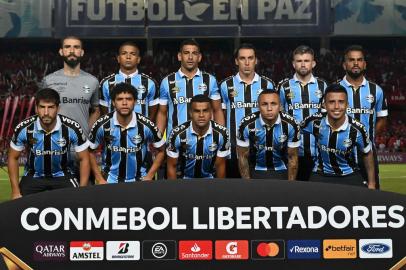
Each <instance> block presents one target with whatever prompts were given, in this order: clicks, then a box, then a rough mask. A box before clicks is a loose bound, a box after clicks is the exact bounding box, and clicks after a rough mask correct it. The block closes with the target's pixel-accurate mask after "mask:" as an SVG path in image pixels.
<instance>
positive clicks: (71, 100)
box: [42, 36, 100, 175]
mask: <svg viewBox="0 0 406 270" xmlns="http://www.w3.org/2000/svg"><path fill="white" fill-rule="evenodd" d="M59 55H60V56H61V57H62V59H63V68H62V69H60V70H57V71H55V72H54V73H51V74H49V75H47V76H46V77H45V78H44V79H43V82H42V87H43V88H47V87H48V88H52V89H55V90H56V91H57V92H58V93H59V95H60V97H61V104H60V106H59V107H60V108H59V110H60V113H61V114H63V115H66V116H68V117H70V118H72V119H73V120H75V121H77V122H78V123H79V124H80V125H81V127H82V128H83V133H84V134H86V136H88V134H89V131H90V127H91V126H92V125H93V123H94V122H95V121H96V119H97V118H98V117H99V116H100V110H99V91H98V86H99V83H98V80H97V79H96V77H94V76H92V75H90V74H89V73H87V72H84V71H83V70H81V69H80V60H81V59H82V57H83V55H84V50H83V44H82V41H81V40H80V39H79V38H77V37H74V36H68V37H65V38H63V39H62V41H61V48H60V49H59ZM71 154H72V156H71V157H70V161H71V163H70V166H71V167H73V168H74V169H75V170H76V171H78V166H77V164H76V162H75V160H76V159H75V156H74V152H71ZM77 174H78V175H79V172H77Z"/></svg>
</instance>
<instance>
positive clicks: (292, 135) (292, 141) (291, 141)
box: [288, 123, 300, 148]
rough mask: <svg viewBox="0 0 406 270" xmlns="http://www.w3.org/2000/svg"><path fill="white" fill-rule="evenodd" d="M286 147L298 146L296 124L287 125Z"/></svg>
mask: <svg viewBox="0 0 406 270" xmlns="http://www.w3.org/2000/svg"><path fill="white" fill-rule="evenodd" d="M289 127H290V128H289V135H288V147H289V148H296V147H299V146H300V128H299V125H298V124H296V123H295V124H292V125H289Z"/></svg>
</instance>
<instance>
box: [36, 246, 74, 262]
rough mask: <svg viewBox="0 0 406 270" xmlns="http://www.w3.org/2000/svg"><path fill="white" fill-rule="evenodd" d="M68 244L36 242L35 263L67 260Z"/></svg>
mask: <svg viewBox="0 0 406 270" xmlns="http://www.w3.org/2000/svg"><path fill="white" fill-rule="evenodd" d="M67 249H68V247H67V243H65V242H35V243H34V254H33V258H34V261H38V262H41V261H65V260H66V259H67V253H66V251H67Z"/></svg>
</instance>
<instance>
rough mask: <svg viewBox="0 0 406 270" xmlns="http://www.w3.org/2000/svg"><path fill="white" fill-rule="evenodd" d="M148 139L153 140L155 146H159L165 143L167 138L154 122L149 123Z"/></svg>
mask: <svg viewBox="0 0 406 270" xmlns="http://www.w3.org/2000/svg"><path fill="white" fill-rule="evenodd" d="M146 135H147V141H149V142H152V145H153V146H154V147H155V148H159V147H161V146H162V145H164V144H165V140H164V138H163V136H162V133H161V131H159V129H158V127H157V126H155V124H154V123H152V122H151V123H149V125H148V128H147V134H146Z"/></svg>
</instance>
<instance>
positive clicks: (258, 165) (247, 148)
mask: <svg viewBox="0 0 406 270" xmlns="http://www.w3.org/2000/svg"><path fill="white" fill-rule="evenodd" d="M280 107H281V104H280V100H279V94H278V93H277V92H275V91H274V90H273V89H267V90H264V91H262V92H261V94H259V96H258V108H259V111H258V112H255V113H253V114H251V115H248V116H246V117H245V118H243V119H242V121H241V125H240V127H239V132H238V137H237V151H238V164H239V169H240V173H241V176H242V177H243V178H245V179H249V178H256V179H268V178H271V179H288V180H296V174H297V168H298V147H299V145H300V130H299V126H298V124H297V123H296V121H295V120H294V119H293V117H292V116H290V115H288V114H286V113H285V112H281V111H280Z"/></svg>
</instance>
